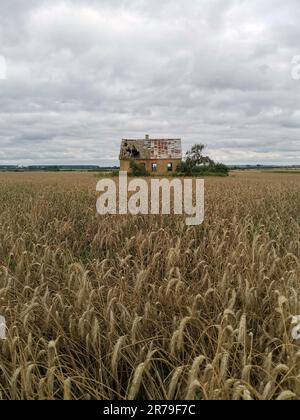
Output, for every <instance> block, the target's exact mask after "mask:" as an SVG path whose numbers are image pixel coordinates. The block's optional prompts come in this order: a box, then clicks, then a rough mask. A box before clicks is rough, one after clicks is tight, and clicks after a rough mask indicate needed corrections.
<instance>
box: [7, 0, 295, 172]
mask: <svg viewBox="0 0 300 420" xmlns="http://www.w3.org/2000/svg"><path fill="white" fill-rule="evenodd" d="M0 9H1V10H0V55H2V56H4V57H5V59H6V65H7V79H6V80H0V145H1V153H0V164H4V163H22V164H32V163H36V164H42V163H43V164H46V163H49V164H50V163H53V164H54V163H96V164H97V163H103V162H110V163H115V162H116V161H117V157H118V148H119V143H120V139H121V138H122V137H126V136H130V137H140V136H143V135H144V134H145V133H146V132H147V133H150V134H151V135H153V136H155V135H159V136H164V135H166V136H176V137H178V136H181V137H182V139H183V144H184V146H185V149H187V148H188V147H189V146H191V145H192V144H193V143H195V142H203V143H205V144H207V145H208V148H209V152H210V154H211V155H212V157H213V158H215V159H217V160H222V161H224V162H227V163H251V162H255V163H256V162H257V163H263V162H266V163H280V162H283V163H286V164H288V163H295V164H300V141H299V135H300V124H299V112H300V107H299V99H298V98H299V92H300V81H295V80H293V79H292V77H291V71H292V68H291V60H292V57H293V56H294V55H298V54H300V50H299V47H298V44H299V43H298V40H299V35H300V25H299V23H298V22H299V18H300V7H299V4H298V1H296V0H290V1H289V2H285V3H283V2H282V1H279V0H273V1H271V0H265V1H264V2H261V1H259V0H253V1H251V2H249V1H245V0H239V1H236V0H228V1H224V0H209V1H208V0H202V1H200V0H199V1H198V0H186V1H185V2H182V1H181V0H172V1H171V0H164V1H158V0H151V2H150V1H145V0H138V1H137V0H114V1H113V2H112V1H111V0H110V1H108V0H101V1H95V0H94V1H93V0H77V1H76V0H74V1H61V0H52V1H50V0H48V1H46V0H44V1H40V0H39V1H35V0H28V1H26V5H25V3H24V2H23V1H20V0H11V1H10V2H5V4H1V6H0ZM16 28H17V29H18V30H16Z"/></svg>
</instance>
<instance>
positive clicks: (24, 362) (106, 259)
mask: <svg viewBox="0 0 300 420" xmlns="http://www.w3.org/2000/svg"><path fill="white" fill-rule="evenodd" d="M96 182H97V177H96V176H95V174H83V173H59V174H55V173H49V174H36V173H33V174H31V173H28V174H22V173H11V174H5V173H2V174H0V315H3V316H4V317H5V319H6V324H7V339H6V340H0V399H30V400H38V399H49V400H54V399H105V400H106V399H119V400H122V399H145V400H151V399H162V400H164V399H196V400H197V399H199V400H209V399H213V400H218V399H226V400H240V399H241V400H270V399H278V400H286V399H300V347H299V344H300V343H299V342H297V341H295V340H294V339H293V337H292V334H291V328H292V327H293V325H292V318H291V317H292V316H297V315H300V240H299V238H300V235H299V233H300V175H299V174H270V173H259V172H241V173H238V172H237V173H233V174H231V175H230V177H229V178H210V179H208V180H207V181H206V215H205V222H204V224H203V225H202V226H198V227H187V226H186V225H185V222H184V218H182V217H168V216H163V217H162V216H151V217H148V216H137V217H133V216H105V217H100V216H99V215H97V214H96V210H95V205H96V197H97V196H96V192H95V187H96Z"/></svg>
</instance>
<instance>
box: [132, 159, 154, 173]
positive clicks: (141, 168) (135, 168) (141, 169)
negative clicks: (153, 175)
mask: <svg viewBox="0 0 300 420" xmlns="http://www.w3.org/2000/svg"><path fill="white" fill-rule="evenodd" d="M130 169H131V173H130V175H131V176H149V175H150V174H149V172H147V169H146V167H145V165H141V164H140V163H137V162H136V161H135V160H132V161H131V162H130Z"/></svg>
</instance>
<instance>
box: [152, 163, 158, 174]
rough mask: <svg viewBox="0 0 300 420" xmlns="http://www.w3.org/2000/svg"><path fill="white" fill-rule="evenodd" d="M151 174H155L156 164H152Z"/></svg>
mask: <svg viewBox="0 0 300 420" xmlns="http://www.w3.org/2000/svg"><path fill="white" fill-rule="evenodd" d="M152 172H157V163H152Z"/></svg>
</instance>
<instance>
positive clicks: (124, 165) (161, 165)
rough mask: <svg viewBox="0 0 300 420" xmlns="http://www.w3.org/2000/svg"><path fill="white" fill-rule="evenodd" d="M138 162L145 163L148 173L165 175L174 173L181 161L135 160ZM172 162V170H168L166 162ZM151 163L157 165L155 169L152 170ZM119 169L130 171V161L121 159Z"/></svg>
mask: <svg viewBox="0 0 300 420" xmlns="http://www.w3.org/2000/svg"><path fill="white" fill-rule="evenodd" d="M137 162H138V163H139V164H145V166H146V169H147V171H148V172H149V173H150V174H158V175H167V174H170V173H176V168H177V166H178V165H179V164H180V163H181V159H159V160H154V159H151V160H137ZM169 163H172V166H173V170H172V172H169V171H168V168H167V166H168V164H169ZM152 164H156V165H157V171H156V172H153V170H152ZM120 170H121V171H126V172H130V161H129V160H121V161H120Z"/></svg>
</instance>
